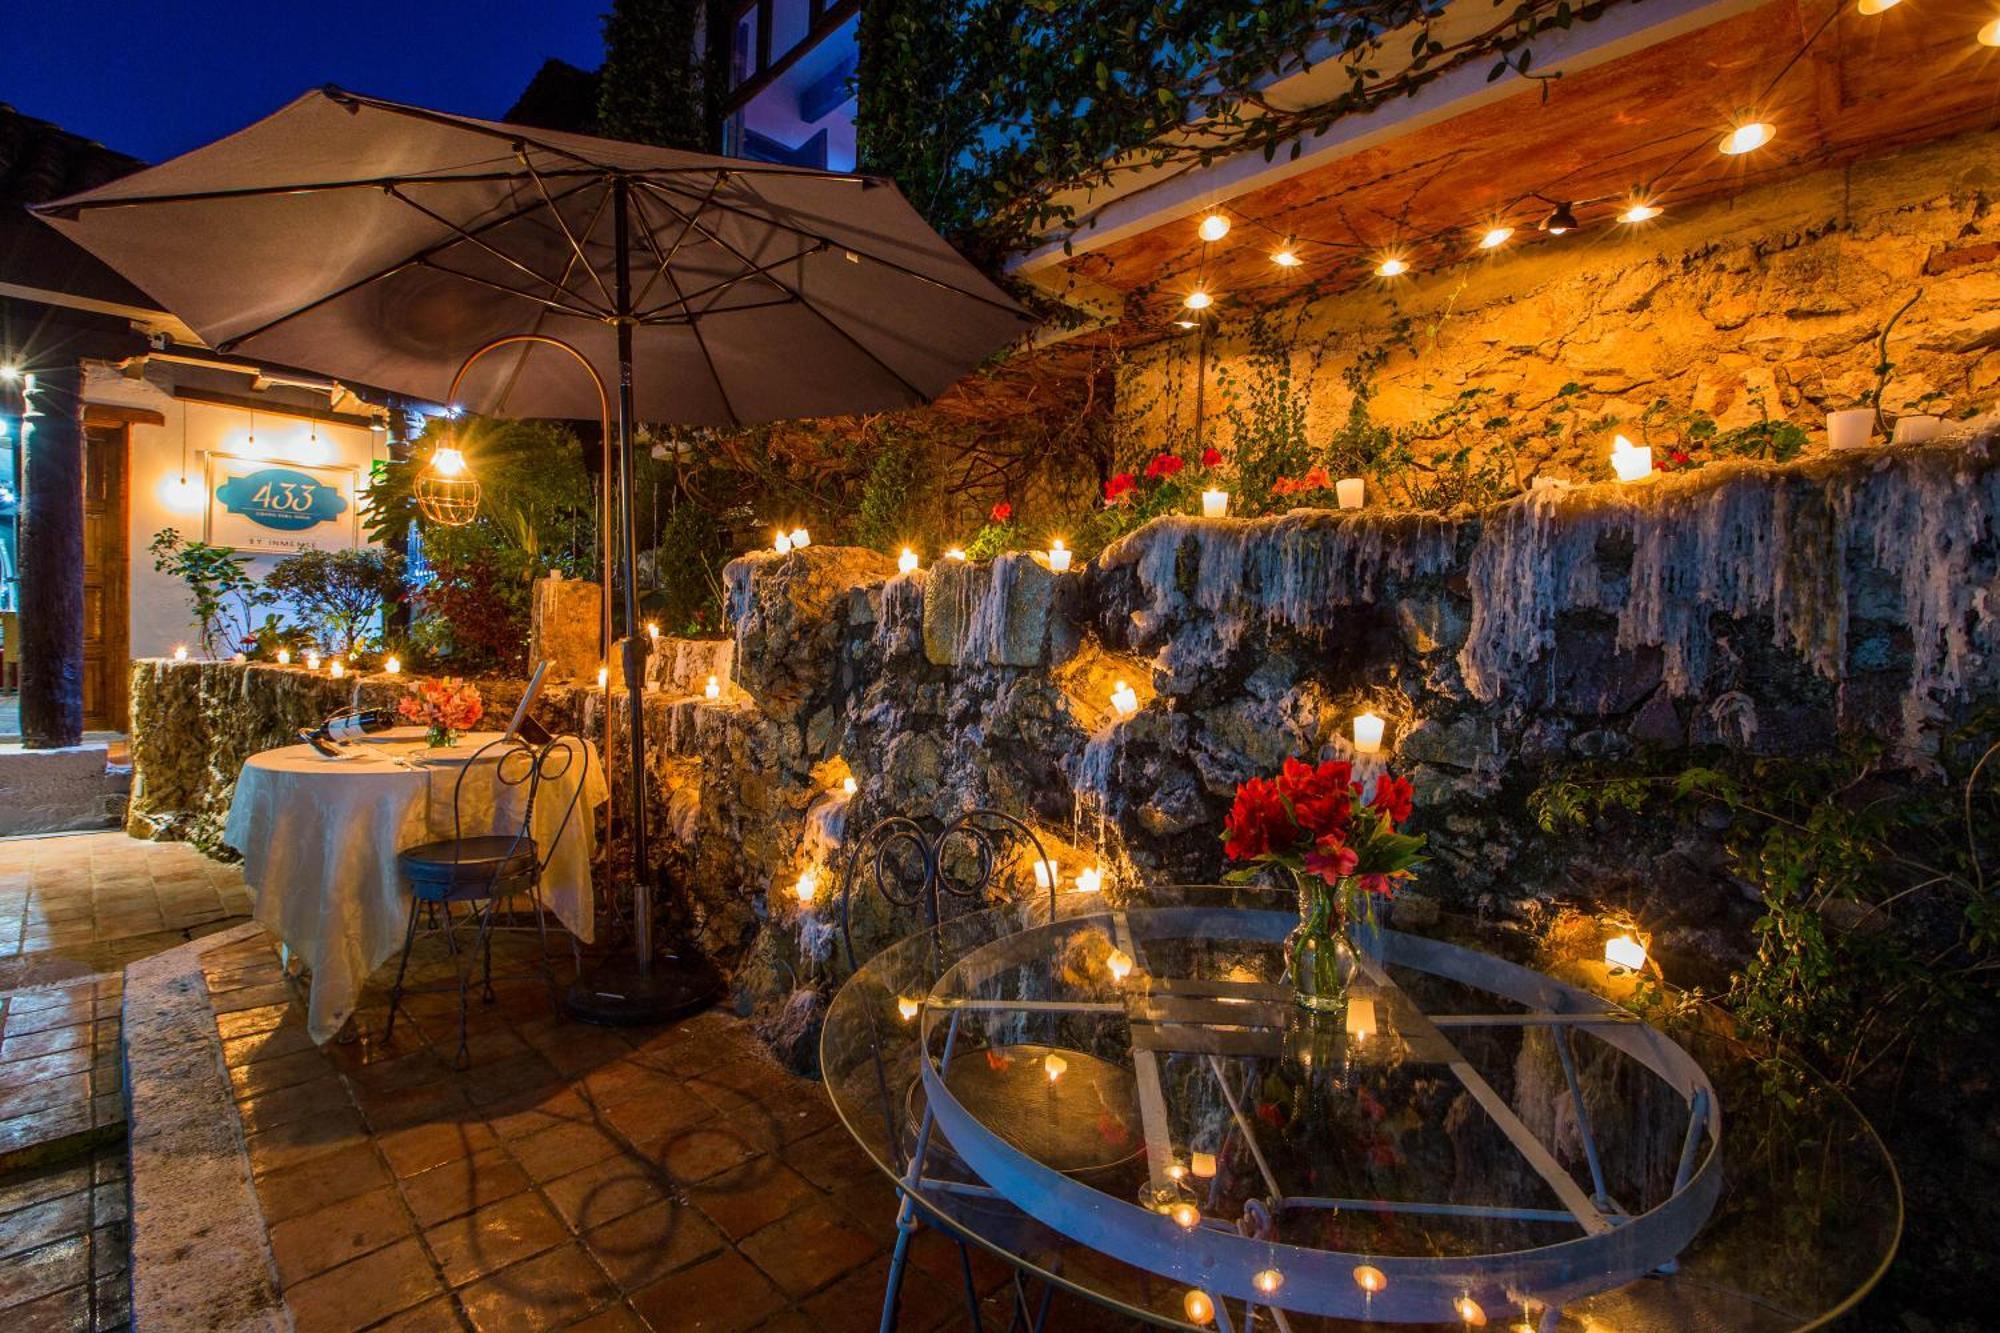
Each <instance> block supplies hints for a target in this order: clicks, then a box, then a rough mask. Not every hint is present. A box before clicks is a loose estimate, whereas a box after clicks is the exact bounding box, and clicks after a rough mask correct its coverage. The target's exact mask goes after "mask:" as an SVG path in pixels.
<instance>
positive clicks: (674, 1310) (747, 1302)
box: [632, 1250, 785, 1333]
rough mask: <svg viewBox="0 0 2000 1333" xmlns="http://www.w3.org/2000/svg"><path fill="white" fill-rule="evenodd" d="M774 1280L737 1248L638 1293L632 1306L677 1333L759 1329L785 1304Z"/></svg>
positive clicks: (654, 1323) (650, 1320) (657, 1326)
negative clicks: (757, 1327)
mask: <svg viewBox="0 0 2000 1333" xmlns="http://www.w3.org/2000/svg"><path fill="white" fill-rule="evenodd" d="M784 1303H785V1298H784V1296H783V1294H782V1293H780V1292H779V1290H778V1289H777V1288H776V1287H774V1286H772V1285H771V1281H770V1279H768V1278H766V1277H765V1276H764V1275H763V1274H762V1273H760V1272H758V1271H757V1269H756V1268H755V1267H754V1266H753V1265H751V1263H750V1262H749V1261H748V1260H746V1259H745V1258H744V1257H743V1256H742V1255H740V1254H737V1253H736V1252H735V1251H734V1250H724V1251H723V1252H722V1253H721V1254H718V1255H716V1256H715V1257H714V1258H713V1259H707V1260H704V1261H702V1262H701V1263H698V1264H696V1265H694V1266H693V1267H692V1268H684V1269H682V1270H681V1271H680V1272H678V1273H673V1274H669V1275H668V1276H666V1277H664V1278H661V1279H660V1280H659V1281H658V1282H655V1283H654V1284H653V1285H652V1286H650V1287H647V1288H645V1289H643V1290H641V1291H638V1292H635V1293H634V1294H633V1296H632V1308H633V1309H635V1310H637V1311H638V1312H639V1315H640V1317H641V1318H643V1319H644V1320H645V1321H646V1322H647V1323H649V1324H651V1325H652V1326H653V1327H654V1328H655V1329H660V1330H666V1329H674V1330H676V1333H737V1331H738V1330H740V1329H747V1328H755V1327H756V1326H757V1325H758V1324H759V1323H761V1322H762V1321H763V1320H764V1319H765V1318H766V1317H768V1316H769V1315H771V1314H772V1313H774V1312H775V1311H776V1310H777V1309H778V1308H779V1307H781V1306H782V1305H784Z"/></svg>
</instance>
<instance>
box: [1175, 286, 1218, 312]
mask: <svg viewBox="0 0 2000 1333" xmlns="http://www.w3.org/2000/svg"><path fill="white" fill-rule="evenodd" d="M1181 304H1182V305H1184V306H1186V307H1187V308H1188V309H1190V310H1206V309H1208V308H1209V307H1210V306H1212V305H1214V304H1215V298H1214V297H1212V296H1210V295H1209V294H1208V293H1207V292H1205V291H1203V290H1202V289H1201V288H1199V287H1197V288H1195V289H1194V290H1193V291H1191V292H1189V293H1188V294H1187V295H1186V296H1184V297H1182V298H1181Z"/></svg>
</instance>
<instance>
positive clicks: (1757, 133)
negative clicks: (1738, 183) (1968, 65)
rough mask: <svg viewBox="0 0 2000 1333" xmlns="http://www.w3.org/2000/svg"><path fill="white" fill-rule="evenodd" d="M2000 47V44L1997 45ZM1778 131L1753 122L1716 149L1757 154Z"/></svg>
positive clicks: (1730, 153)
mask: <svg viewBox="0 0 2000 1333" xmlns="http://www.w3.org/2000/svg"><path fill="white" fill-rule="evenodd" d="M1996 45H2000V43H1996ZM1777 133H1778V131H1777V130H1776V129H1775V128H1774V127H1773V126H1772V125H1771V124H1770V122H1768V121H1762V120H1753V121H1749V122H1747V123H1745V124H1742V125H1737V126H1735V127H1734V128H1732V129H1731V130H1730V131H1729V133H1727V134H1725V135H1723V136H1722V142H1721V143H1719V144H1717V145H1716V147H1717V148H1718V149H1720V150H1721V152H1722V154H1723V156H1725V157H1741V156H1743V154H1745V153H1752V152H1755V151H1756V150H1757V149H1759V148H1762V147H1763V146H1764V145H1765V144H1767V143H1769V142H1771V140H1772V139H1773V138H1775V137H1776V136H1777Z"/></svg>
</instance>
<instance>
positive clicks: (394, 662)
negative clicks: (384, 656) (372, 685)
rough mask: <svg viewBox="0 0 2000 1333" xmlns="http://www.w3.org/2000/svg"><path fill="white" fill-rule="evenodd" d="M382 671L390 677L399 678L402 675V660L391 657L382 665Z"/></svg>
mask: <svg viewBox="0 0 2000 1333" xmlns="http://www.w3.org/2000/svg"><path fill="white" fill-rule="evenodd" d="M382 669H383V670H384V671H386V672H388V673H389V674H390V675H392V676H400V675H402V674H403V659H402V658H400V657H391V658H389V659H388V660H387V661H385V662H383V663H382Z"/></svg>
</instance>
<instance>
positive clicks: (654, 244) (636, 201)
mask: <svg viewBox="0 0 2000 1333" xmlns="http://www.w3.org/2000/svg"><path fill="white" fill-rule="evenodd" d="M632 206H633V208H635V209H636V210H638V213H639V233H640V235H642V236H644V237H645V238H646V246H647V248H648V249H650V250H651V251H652V252H653V257H654V258H655V259H657V260H659V261H660V276H661V277H663V278H665V279H666V280H667V285H668V286H669V287H672V288H673V289H674V296H675V297H676V298H677V299H679V300H680V305H681V309H683V310H686V309H687V301H686V299H685V298H683V297H681V284H680V282H679V280H677V279H676V278H675V277H674V274H673V266H672V265H671V264H669V263H668V262H667V257H666V256H665V255H663V254H661V253H660V243H659V240H658V239H657V238H656V237H655V236H654V235H653V220H652V218H650V217H649V216H647V213H646V192H645V191H644V190H639V191H637V192H636V193H634V194H633V195H632ZM674 211H675V212H676V213H678V212H679V211H680V210H679V209H675V210H674ZM688 331H689V332H690V333H692V334H694V345H695V346H696V347H699V348H700V349H701V359H702V362H703V364H705V365H706V366H707V367H708V377H709V379H711V380H713V381H714V382H715V395H716V397H718V398H720V399H721V400H722V410H723V411H725V412H727V413H728V414H729V424H730V425H732V426H740V425H742V424H743V418H742V417H739V416H737V415H736V404H734V403H732V402H730V401H729V388H728V386H727V385H725V384H723V382H722V372H721V371H720V370H717V369H716V368H715V356H714V354H713V353H712V352H710V351H709V350H708V339H707V338H705V337H703V336H702V332H701V325H700V324H699V323H697V322H696V321H695V319H694V317H693V315H692V314H690V315H689V316H688Z"/></svg>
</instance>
